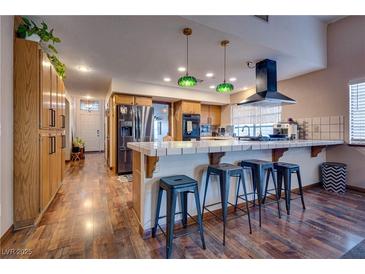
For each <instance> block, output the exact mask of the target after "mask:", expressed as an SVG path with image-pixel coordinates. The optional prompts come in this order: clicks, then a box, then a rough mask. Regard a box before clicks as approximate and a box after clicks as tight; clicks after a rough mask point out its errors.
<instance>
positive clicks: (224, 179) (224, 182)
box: [219, 174, 230, 245]
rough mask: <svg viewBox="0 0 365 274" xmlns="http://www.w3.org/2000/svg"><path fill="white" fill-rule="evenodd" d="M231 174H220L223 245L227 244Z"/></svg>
mask: <svg viewBox="0 0 365 274" xmlns="http://www.w3.org/2000/svg"><path fill="white" fill-rule="evenodd" d="M229 179H230V177H229V175H228V174H226V175H220V180H219V185H220V192H221V202H222V215H223V245H225V244H226V222H227V208H228V193H229Z"/></svg>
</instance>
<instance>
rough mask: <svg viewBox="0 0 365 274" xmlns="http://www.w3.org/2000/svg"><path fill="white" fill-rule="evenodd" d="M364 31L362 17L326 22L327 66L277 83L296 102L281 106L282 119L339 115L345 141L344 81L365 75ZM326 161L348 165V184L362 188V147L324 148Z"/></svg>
mask: <svg viewBox="0 0 365 274" xmlns="http://www.w3.org/2000/svg"><path fill="white" fill-rule="evenodd" d="M364 30H365V16H350V17H346V18H344V19H342V20H340V21H337V22H335V23H332V24H330V25H328V30H327V47H328V48H327V68H326V69H323V70H319V71H316V72H312V73H308V74H305V75H302V76H299V77H295V78H292V79H289V80H285V81H280V82H279V85H278V89H279V91H281V92H282V93H283V94H285V95H288V96H289V97H291V98H293V99H296V100H297V104H295V105H288V106H284V107H283V115H282V118H283V120H285V119H287V118H289V117H292V118H306V117H308V118H310V117H319V116H331V115H343V116H344V121H345V140H346V141H348V116H349V115H348V111H349V107H348V105H349V101H348V94H349V91H348V82H349V81H350V80H354V79H359V78H364V77H365V35H364ZM278 69H279V70H280V66H279V68H278ZM252 92H253V91H252V90H249V91H246V92H241V93H237V94H233V95H231V102H232V103H237V102H239V101H240V100H242V99H244V98H245V97H247V96H248V95H251V94H252ZM327 160H328V161H338V162H344V163H346V164H348V175H349V179H348V183H349V184H350V185H354V186H358V187H363V188H365V147H350V146H348V145H343V146H338V147H331V148H328V150H327Z"/></svg>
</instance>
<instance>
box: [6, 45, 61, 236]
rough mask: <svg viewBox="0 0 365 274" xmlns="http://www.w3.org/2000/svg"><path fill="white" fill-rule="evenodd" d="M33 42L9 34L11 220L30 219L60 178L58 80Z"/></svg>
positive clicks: (32, 220) (41, 210) (37, 214)
mask: <svg viewBox="0 0 365 274" xmlns="http://www.w3.org/2000/svg"><path fill="white" fill-rule="evenodd" d="M47 59H48V58H47V55H46V54H45V53H43V52H42V50H41V48H40V47H39V45H38V43H36V42H33V41H28V40H24V39H19V38H15V39H14V66H13V69H14V71H13V72H14V107H13V117H14V118H13V120H14V130H13V151H14V157H13V167H14V168H13V178H14V179H13V206H14V208H13V220H14V229H20V228H23V227H26V226H30V225H34V224H36V223H37V221H38V220H40V217H41V216H42V214H43V213H44V211H45V210H46V209H47V207H48V205H49V204H50V203H51V201H52V199H53V197H54V196H55V194H56V193H57V190H58V189H59V186H60V185H61V182H62V177H63V175H62V172H63V170H64V169H62V164H64V163H62V162H63V161H64V158H62V153H61V151H62V149H61V147H60V146H61V145H62V142H61V140H62V138H61V136H62V134H64V130H63V129H62V119H61V118H60V117H61V116H60V115H64V113H65V112H64V105H65V104H64V98H65V96H64V92H65V89H64V84H63V81H62V79H61V78H59V77H58V76H57V74H56V72H55V70H54V69H53V67H52V66H51V65H50V62H49V61H48V60H47Z"/></svg>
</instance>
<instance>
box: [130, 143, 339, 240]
mask: <svg viewBox="0 0 365 274" xmlns="http://www.w3.org/2000/svg"><path fill="white" fill-rule="evenodd" d="M341 144H343V141H342V140H294V141H267V142H258V141H238V140H209V141H174V142H131V143H128V148H130V149H132V150H133V186H132V200H133V209H134V211H135V213H136V215H137V217H138V220H139V223H140V233H141V235H142V236H144V237H145V236H148V235H149V234H150V229H151V227H152V226H153V220H154V216H155V208H156V199H157V192H158V182H159V179H160V178H161V177H164V176H171V175H179V174H184V175H187V176H189V177H192V178H194V179H196V180H197V181H198V184H199V192H200V196H201V197H202V193H203V189H204V188H205V179H206V170H207V166H208V165H209V164H217V163H219V162H225V163H232V164H237V163H238V162H239V161H242V160H245V159H261V160H268V161H283V162H290V163H297V164H299V165H300V168H301V175H302V181H303V186H306V185H311V184H315V183H318V182H319V166H320V164H321V163H322V162H324V161H326V153H325V148H326V146H331V145H341ZM214 177H216V176H213V177H212V178H211V180H212V183H211V184H210V186H209V189H208V193H207V203H208V204H210V203H215V202H218V201H220V194H219V184H218V182H217V178H214ZM245 179H246V185H247V189H248V192H251V191H252V183H251V179H252V178H251V176H250V174H249V173H245ZM236 184H237V182H236V180H233V179H232V181H231V191H230V194H229V201H230V202H233V201H234V196H235V189H236ZM292 185H293V188H296V186H297V181H296V180H295V179H294V180H293V184H292ZM188 202H189V213H190V214H191V215H196V209H195V206H194V199H192V197H189V201H188ZM165 204H166V197H165V195H164V196H163V200H162V206H161V215H164V212H165V211H166V207H165ZM217 208H219V205H217ZM177 210H178V209H177ZM176 217H177V220H178V217H179V216H178V215H177V216H176ZM161 221H163V220H161Z"/></svg>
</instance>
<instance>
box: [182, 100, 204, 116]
mask: <svg viewBox="0 0 365 274" xmlns="http://www.w3.org/2000/svg"><path fill="white" fill-rule="evenodd" d="M181 111H182V114H201V105H200V102H193V101H181Z"/></svg>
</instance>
